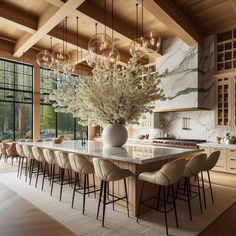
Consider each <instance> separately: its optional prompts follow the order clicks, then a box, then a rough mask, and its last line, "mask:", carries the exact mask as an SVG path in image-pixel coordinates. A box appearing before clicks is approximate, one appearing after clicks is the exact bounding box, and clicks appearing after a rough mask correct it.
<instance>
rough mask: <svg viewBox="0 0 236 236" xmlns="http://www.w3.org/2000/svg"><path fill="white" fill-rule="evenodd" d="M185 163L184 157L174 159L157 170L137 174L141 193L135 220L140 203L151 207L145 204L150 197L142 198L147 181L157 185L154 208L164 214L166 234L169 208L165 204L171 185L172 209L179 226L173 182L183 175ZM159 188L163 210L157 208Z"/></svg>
mask: <svg viewBox="0 0 236 236" xmlns="http://www.w3.org/2000/svg"><path fill="white" fill-rule="evenodd" d="M186 163H187V161H186V160H184V159H180V160H175V161H171V162H168V163H166V164H165V165H164V166H163V167H162V168H161V169H160V170H158V171H154V172H143V173H141V174H139V176H138V179H139V180H141V181H142V187H141V193H140V199H139V206H138V214H137V222H138V220H139V213H140V206H141V205H145V206H147V207H150V208H153V207H152V206H149V205H147V204H145V202H147V201H149V200H150V198H149V199H147V200H142V195H143V190H144V183H145V182H148V183H151V184H155V185H159V191H158V194H157V196H158V197H157V206H156V210H157V211H160V212H162V213H164V214H165V225H166V234H168V219H167V213H168V212H169V210H167V206H166V205H167V202H168V195H167V191H168V190H167V188H169V187H171V190H172V198H173V208H172V209H174V212H175V220H176V226H177V228H178V227H179V224H178V216H177V209H176V203H175V192H174V184H175V183H177V182H178V181H179V180H180V178H181V176H182V175H183V172H184V169H185V166H186ZM161 189H162V190H163V202H164V211H162V210H161V209H160V208H159V202H160V195H161Z"/></svg>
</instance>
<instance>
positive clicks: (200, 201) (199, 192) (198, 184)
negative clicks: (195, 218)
mask: <svg viewBox="0 0 236 236" xmlns="http://www.w3.org/2000/svg"><path fill="white" fill-rule="evenodd" d="M196 177H197V186H198V197H199V205H200V211H201V213H202V198H201V191H200V183H199V177H198V175H197V176H196Z"/></svg>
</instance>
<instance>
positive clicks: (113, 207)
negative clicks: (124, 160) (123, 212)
mask: <svg viewBox="0 0 236 236" xmlns="http://www.w3.org/2000/svg"><path fill="white" fill-rule="evenodd" d="M114 184H115V183H114V181H113V182H112V201H113V203H112V209H113V211H114V210H115V202H114V200H115V195H114V192H115V191H114V190H115V187H114Z"/></svg>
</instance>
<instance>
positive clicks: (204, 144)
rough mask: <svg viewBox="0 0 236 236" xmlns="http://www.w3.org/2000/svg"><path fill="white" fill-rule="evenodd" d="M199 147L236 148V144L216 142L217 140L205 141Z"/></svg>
mask: <svg viewBox="0 0 236 236" xmlns="http://www.w3.org/2000/svg"><path fill="white" fill-rule="evenodd" d="M198 146H199V147H203V148H204V147H216V148H236V144H226V143H216V142H205V143H199V144H198Z"/></svg>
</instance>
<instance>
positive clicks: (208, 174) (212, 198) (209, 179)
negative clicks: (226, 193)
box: [207, 171, 215, 204]
mask: <svg viewBox="0 0 236 236" xmlns="http://www.w3.org/2000/svg"><path fill="white" fill-rule="evenodd" d="M207 176H208V181H209V185H210V190H211V200H212V204H214V203H215V201H214V197H213V191H212V187H211V178H210V173H209V171H207Z"/></svg>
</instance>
